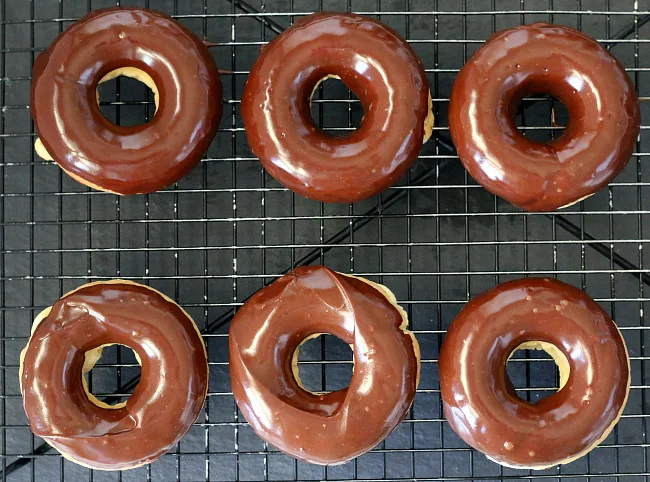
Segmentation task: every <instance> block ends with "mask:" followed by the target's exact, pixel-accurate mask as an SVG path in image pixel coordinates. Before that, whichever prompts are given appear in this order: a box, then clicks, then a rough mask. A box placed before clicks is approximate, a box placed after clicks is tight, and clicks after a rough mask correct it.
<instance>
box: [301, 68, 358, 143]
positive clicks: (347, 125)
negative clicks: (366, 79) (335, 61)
mask: <svg viewBox="0 0 650 482" xmlns="http://www.w3.org/2000/svg"><path fill="white" fill-rule="evenodd" d="M310 107H311V118H312V120H313V122H314V124H315V125H316V126H318V127H319V128H320V129H321V130H322V131H323V132H325V133H327V134H329V135H331V136H335V137H342V136H347V135H349V134H351V133H352V132H353V131H354V130H356V129H358V128H359V127H361V121H362V119H363V112H364V111H363V105H362V104H361V102H360V101H359V97H357V95H356V94H355V93H354V92H353V91H352V90H350V89H349V88H348V86H347V85H345V83H344V82H343V81H342V80H341V79H340V78H338V76H335V75H328V76H327V77H325V78H323V79H321V80H320V81H319V82H318V83H317V84H316V87H314V91H313V95H312V98H311V106H310Z"/></svg>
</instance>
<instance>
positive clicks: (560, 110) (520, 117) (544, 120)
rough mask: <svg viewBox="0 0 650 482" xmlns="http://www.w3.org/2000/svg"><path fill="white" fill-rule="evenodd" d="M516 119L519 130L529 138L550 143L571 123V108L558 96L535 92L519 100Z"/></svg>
mask: <svg viewBox="0 0 650 482" xmlns="http://www.w3.org/2000/svg"><path fill="white" fill-rule="evenodd" d="M514 121H515V124H516V125H517V128H518V129H519V132H521V134H522V135H524V136H525V137H526V138H527V139H530V140H531V141H534V142H540V143H549V142H552V141H554V140H555V139H557V138H559V137H560V136H561V135H562V134H563V133H564V131H565V130H566V127H567V126H568V125H569V110H568V109H567V107H566V105H565V104H564V103H563V102H562V101H561V100H559V99H558V98H556V97H553V96H551V95H544V94H535V95H530V96H527V97H526V98H525V99H523V100H522V101H521V102H519V105H518V107H517V109H516V114H515V118H514Z"/></svg>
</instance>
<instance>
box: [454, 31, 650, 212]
mask: <svg viewBox="0 0 650 482" xmlns="http://www.w3.org/2000/svg"><path fill="white" fill-rule="evenodd" d="M542 93H543V94H550V95H552V96H554V97H556V98H558V99H559V100H561V101H562V102H563V103H564V104H565V105H566V107H567V110H568V111H569V125H568V126H567V128H566V130H565V131H564V133H563V134H562V135H561V136H560V137H559V138H557V139H555V140H554V141H552V142H550V143H539V142H534V141H531V140H529V139H526V137H524V136H523V135H522V134H521V133H520V132H519V131H518V130H517V126H516V125H515V122H514V116H515V112H516V110H517V106H518V104H519V102H520V101H521V99H522V98H523V97H524V96H526V95H529V94H542ZM640 124H641V116H640V111H639V104H638V100H637V95H636V92H635V90H634V86H633V85H632V83H631V82H630V79H629V78H628V76H627V74H626V72H625V70H624V68H623V66H622V65H621V64H620V63H619V62H618V61H617V60H616V58H615V57H614V56H612V55H611V54H610V53H609V52H608V51H607V50H605V49H604V48H603V47H601V46H600V45H599V44H598V43H597V42H596V41H595V40H593V39H591V38H589V37H588V36H586V35H585V34H583V33H581V32H578V31H576V30H573V29H571V28H569V27H564V26H560V25H549V24H544V23H537V24H533V25H525V26H522V27H515V28H512V29H509V30H504V31H502V32H498V33H496V34H495V35H493V36H492V37H491V38H490V39H488V41H487V42H486V43H485V44H484V45H483V46H482V47H481V48H480V49H479V50H478V51H477V52H476V53H475V54H474V55H473V56H472V58H471V59H470V60H469V61H468V62H467V64H466V65H465V66H464V67H463V68H462V69H461V71H460V73H459V74H458V76H457V77H456V81H455V83H454V86H453V89H452V93H451V101H450V104H449V129H450V131H451V136H452V138H453V141H454V144H455V145H456V148H457V149H458V155H459V156H460V159H461V161H462V162H463V164H464V166H465V167H466V168H467V170H468V171H469V173H470V174H471V175H472V177H473V178H474V179H476V180H477V181H478V182H479V183H480V184H482V185H483V187H485V188H486V189H487V190H488V191H490V192H492V193H494V194H496V195H498V196H501V197H502V198H504V199H506V200H508V201H510V202H511V203H512V204H514V205H516V206H518V207H520V208H522V209H526V210H529V211H551V210H553V209H557V208H559V207H562V206H566V205H569V204H572V203H574V202H576V201H578V200H580V199H581V198H584V197H586V196H588V195H590V194H592V193H594V192H595V191H597V190H599V189H600V188H602V187H603V186H605V185H606V184H607V183H608V182H609V181H610V180H611V179H613V178H614V177H615V176H616V175H617V174H618V173H619V172H620V171H621V170H622V169H623V168H624V167H625V164H626V163H627V161H628V160H629V158H630V156H631V155H632V153H633V151H634V145H635V142H636V140H637V137H638V135H639V130H640Z"/></svg>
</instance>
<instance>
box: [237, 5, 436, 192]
mask: <svg viewBox="0 0 650 482" xmlns="http://www.w3.org/2000/svg"><path fill="white" fill-rule="evenodd" d="M287 59H291V61H290V62H287ZM327 78H337V79H341V80H342V81H343V83H345V85H346V86H347V87H348V88H349V89H350V90H351V91H352V92H354V93H355V94H356V95H357V97H358V98H359V100H360V101H361V105H362V106H363V111H364V115H363V119H362V121H361V126H360V127H359V128H358V129H356V130H355V131H353V132H351V133H350V134H348V135H346V136H332V135H329V134H327V133H325V132H324V131H323V130H321V129H320V128H318V127H317V126H316V125H315V124H314V122H313V120H312V117H311V108H310V105H311V98H312V96H313V94H314V92H315V90H316V88H317V87H318V85H319V84H320V83H321V82H322V81H323V80H325V79H327ZM241 113H242V119H243V121H244V126H245V128H246V137H247V139H248V144H249V146H250V148H251V150H252V151H253V153H254V154H255V155H256V156H257V157H258V158H259V159H260V161H261V162H262V165H263V166H264V168H265V169H266V170H267V171H268V172H269V173H270V174H271V175H272V176H273V177H274V178H275V179H276V180H277V181H279V182H280V183H281V184H283V185H284V186H285V187H287V188H289V189H291V190H292V191H294V192H296V193H298V194H301V195H303V196H305V197H308V198H311V199H315V200H317V201H327V202H354V201H359V200H362V199H366V198H368V197H370V196H372V195H374V194H377V193H379V192H381V191H383V190H385V189H386V188H388V187H389V186H390V185H391V184H393V183H394V182H395V181H397V180H398V179H399V178H400V177H401V176H402V175H403V174H404V173H405V172H406V171H407V170H408V168H409V167H410V166H411V165H412V164H413V162H414V161H415V159H416V158H417V157H418V154H419V152H420V148H421V146H422V143H423V142H426V140H427V139H428V138H429V136H430V135H431V130H432V128H433V114H432V111H431V96H430V94H429V87H428V83H427V78H426V76H425V73H424V69H423V67H422V63H421V62H420V60H419V59H418V58H417V56H416V55H415V52H414V51H413V49H412V48H411V47H410V46H409V45H408V44H407V43H406V41H405V40H404V39H403V38H401V37H400V35H399V34H398V33H397V32H396V31H395V30H393V29H392V28H390V27H388V26H387V25H384V24H382V23H380V22H378V21H376V20H373V19H370V18H366V17H362V16H359V15H354V14H350V13H316V14H313V15H309V16H307V17H305V18H302V19H301V20H299V21H297V22H296V23H295V24H293V25H292V26H291V27H290V28H288V29H287V30H285V31H284V32H283V33H282V34H280V35H279V36H278V37H277V38H275V39H274V40H273V41H272V42H271V43H269V44H268V45H266V46H265V47H264V48H263V49H262V52H261V54H260V56H259V58H258V59H257V60H256V61H255V64H254V65H253V67H252V69H251V72H250V75H249V76H248V80H247V82H246V86H245V87H244V92H243V95H242V100H241Z"/></svg>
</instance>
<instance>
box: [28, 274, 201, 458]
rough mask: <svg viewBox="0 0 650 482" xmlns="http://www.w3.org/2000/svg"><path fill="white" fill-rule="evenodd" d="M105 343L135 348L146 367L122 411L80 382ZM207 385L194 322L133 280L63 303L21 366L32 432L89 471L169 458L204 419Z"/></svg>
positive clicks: (84, 291) (41, 327)
mask: <svg viewBox="0 0 650 482" xmlns="http://www.w3.org/2000/svg"><path fill="white" fill-rule="evenodd" d="M106 344H121V345H126V346H128V347H130V348H131V349H133V351H134V352H135V353H136V355H137V357H139V360H140V362H141V365H142V376H141V379H140V382H139V383H138V385H137V386H136V387H135V390H134V391H133V394H132V395H131V397H130V398H129V399H128V400H127V401H126V404H125V405H124V406H122V407H121V408H106V407H100V406H98V405H97V404H95V403H93V402H91V401H90V400H89V398H88V395H87V394H86V392H85V390H84V387H83V385H82V368H83V366H84V362H85V356H86V353H87V352H92V350H94V349H96V348H98V347H101V346H102V345H106ZM207 387H208V369H207V358H206V352H205V348H204V345H203V340H202V338H201V336H200V334H199V333H198V331H197V329H196V326H195V325H194V323H193V321H192V320H191V318H189V316H188V315H187V314H186V313H185V312H184V311H183V310H182V309H181V308H180V307H179V306H178V305H177V304H176V303H174V302H172V301H171V300H169V299H166V298H165V297H163V296H162V295H161V294H160V293H158V292H157V291H154V290H152V289H150V288H147V287H145V286H142V285H137V284H134V283H128V284H127V282H109V283H99V284H91V285H86V286H84V287H81V288H80V289H79V290H77V291H74V292H72V293H70V294H68V295H66V296H64V297H63V298H61V299H60V300H58V301H57V302H56V303H54V305H53V306H52V308H51V311H50V312H49V314H48V315H47V317H46V318H44V319H42V320H41V322H40V323H39V324H38V326H37V327H36V328H35V331H34V333H33V334H32V337H31V339H30V341H29V344H28V346H27V348H26V349H25V352H24V359H23V360H22V370H21V390H22V395H23V403H24V407H25V412H26V413H27V416H28V418H29V422H30V425H31V428H32V431H33V432H34V433H35V434H36V435H38V436H39V437H42V438H44V439H45V440H46V441H47V442H48V443H49V444H50V445H52V446H53V447H55V448H56V449H58V450H59V451H60V452H62V453H63V454H65V455H67V456H69V457H71V458H72V459H73V460H74V461H75V462H78V463H81V464H83V465H86V466H89V467H92V468H99V469H106V470H119V469H127V468H131V467H136V466H139V465H142V464H145V463H148V462H151V461H153V460H155V459H156V458H158V457H159V456H161V455H162V454H164V453H165V452H167V451H168V450H169V449H170V448H172V447H173V446H174V445H175V444H176V443H177V442H178V441H179V440H180V439H181V438H182V436H183V435H184V434H185V433H186V432H187V431H188V429H189V428H190V426H191V425H192V423H193V422H194V421H195V420H196V418H197V417H198V415H199V413H200V411H201V409H202V407H203V402H204V400H205V396H206V392H207Z"/></svg>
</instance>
